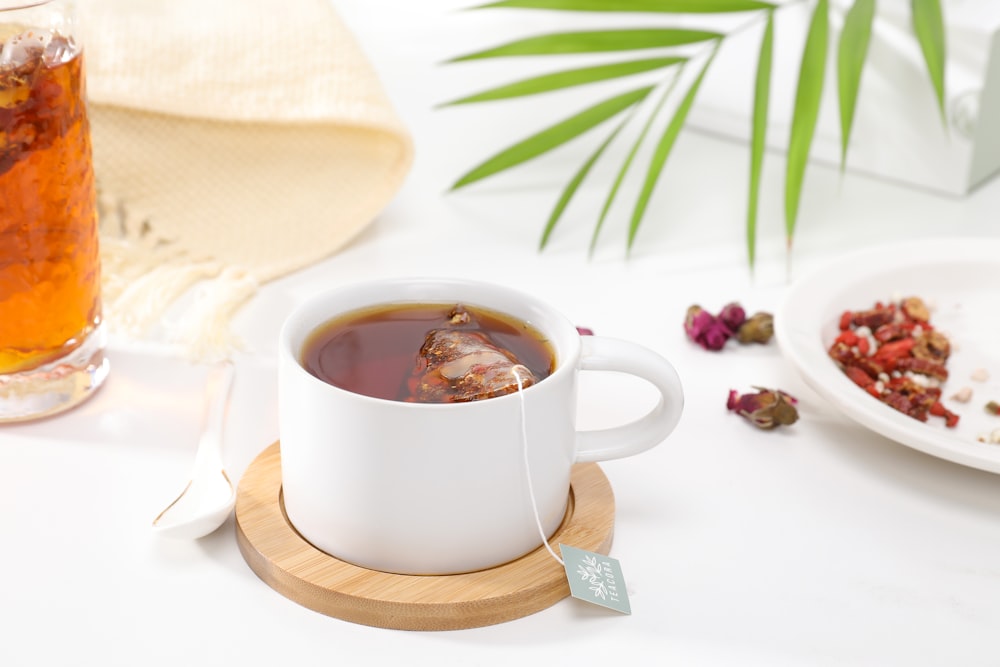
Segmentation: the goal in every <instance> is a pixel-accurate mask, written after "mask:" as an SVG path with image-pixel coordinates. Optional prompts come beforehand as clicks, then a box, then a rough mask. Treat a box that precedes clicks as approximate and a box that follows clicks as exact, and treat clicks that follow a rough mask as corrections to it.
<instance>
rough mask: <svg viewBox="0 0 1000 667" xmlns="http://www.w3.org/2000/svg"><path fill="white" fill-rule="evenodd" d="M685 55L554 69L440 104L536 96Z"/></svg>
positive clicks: (634, 71)
mask: <svg viewBox="0 0 1000 667" xmlns="http://www.w3.org/2000/svg"><path fill="white" fill-rule="evenodd" d="M686 60H687V58H684V57H682V56H666V57H663V58H646V59H643V60H630V61H627V62H620V63H611V64H609V65H596V66H593V67H581V68H579V69H571V70H565V71H562V72H553V73H551V74H543V75H541V76H536V77H532V78H530V79H524V80H522V81H517V82H514V83H509V84H507V85H505V86H498V87H497V88H491V89H489V90H485V91H483V92H481V93H476V94H475V95H470V96H468V97H463V98H461V99H457V100H454V101H452V102H446V103H445V104H443V105H441V106H454V105H457V104H470V103H473V102H492V101H494V100H503V99H509V98H512V97H524V96H526V95H537V94H538V93H548V92H552V91H554V90H561V89H563V88H570V87H572V86H581V85H585V84H588V83H595V82H597V81H606V80H608V79H615V78H619V77H624V76H631V75H633V74H640V73H642V72H649V71H651V70H656V69H661V68H663V67H670V66H671V65H677V64H678V63H682V62H685V61H686Z"/></svg>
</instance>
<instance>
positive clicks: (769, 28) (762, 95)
mask: <svg viewBox="0 0 1000 667" xmlns="http://www.w3.org/2000/svg"><path fill="white" fill-rule="evenodd" d="M773 55H774V12H773V11H771V12H768V13H767V24H766V25H765V26H764V35H763V37H761V40H760V55H759V56H758V58H757V76H756V79H755V84H754V97H753V117H752V119H751V125H750V127H751V135H750V191H749V196H748V197H747V259H748V262H749V264H750V270H751V271H753V266H754V259H755V258H756V256H757V209H758V205H759V201H760V175H761V169H762V167H763V164H764V147H765V145H766V143H765V140H766V138H767V110H768V102H769V100H770V97H771V61H772V59H773Z"/></svg>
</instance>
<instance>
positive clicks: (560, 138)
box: [451, 86, 653, 190]
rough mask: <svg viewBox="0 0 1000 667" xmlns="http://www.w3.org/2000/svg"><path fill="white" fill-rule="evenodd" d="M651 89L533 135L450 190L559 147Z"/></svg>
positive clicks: (621, 97)
mask: <svg viewBox="0 0 1000 667" xmlns="http://www.w3.org/2000/svg"><path fill="white" fill-rule="evenodd" d="M652 89H653V86H645V87H643V88H638V89H636V90H631V91H628V92H626V93H622V94H620V95H616V96H615V97H612V98H609V99H606V100H604V101H603V102H600V103H598V104H595V105H594V106H592V107H589V108H587V109H584V110H583V111H581V112H579V113H577V114H575V115H573V116H570V117H569V118H567V119H565V120H563V121H561V122H559V123H556V124H555V125H552V126H550V127H548V128H546V129H544V130H542V131H541V132H538V133H536V134H533V135H531V136H530V137H528V138H527V139H524V140H522V141H520V142H518V143H516V144H514V145H513V146H511V147H510V148H507V149H506V150H503V151H501V152H499V153H497V154H496V155H494V156H493V157H491V158H489V159H487V160H486V161H485V162H483V163H481V164H480V165H478V166H476V167H474V168H473V169H472V170H470V171H469V172H467V173H466V174H465V175H464V176H462V177H461V178H459V179H458V181H456V182H455V184H454V185H453V186H451V189H452V190H457V189H459V188H461V187H465V186H466V185H469V184H470V183H475V182H476V181H479V180H482V179H484V178H486V177H488V176H492V175H494V174H497V173H499V172H501V171H504V170H505V169H510V168H511V167H513V166H516V165H519V164H521V163H523V162H527V161H528V160H530V159H532V158H535V157H538V156H539V155H542V154H543V153H546V152H548V151H550V150H552V149H553V148H556V147H558V146H561V145H562V144H564V143H566V142H567V141H569V140H571V139H574V138H576V137H578V136H579V135H581V134H583V133H584V132H586V131H587V130H589V129H591V128H593V127H595V126H596V125H599V124H600V123H602V122H604V121H606V120H608V119H609V118H612V117H614V116H616V115H618V114H619V113H621V112H622V111H625V110H626V109H628V108H629V107H631V106H633V105H634V104H637V103H638V102H640V101H642V100H643V99H645V98H646V96H647V95H649V92H650V91H651V90H652Z"/></svg>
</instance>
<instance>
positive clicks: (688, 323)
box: [684, 305, 730, 351]
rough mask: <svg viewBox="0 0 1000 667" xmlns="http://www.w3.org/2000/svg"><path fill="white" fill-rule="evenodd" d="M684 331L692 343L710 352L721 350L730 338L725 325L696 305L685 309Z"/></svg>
mask: <svg viewBox="0 0 1000 667" xmlns="http://www.w3.org/2000/svg"><path fill="white" fill-rule="evenodd" d="M684 331H685V332H687V335H688V338H690V339H691V340H692V341H694V342H695V343H698V344H699V345H701V346H702V347H703V348H705V349H706V350H712V351H717V350H721V349H722V348H723V346H724V345H725V344H726V341H727V340H729V336H730V333H729V330H728V329H727V328H726V325H724V324H723V323H722V322H720V321H719V320H718V319H717V318H715V317H713V316H712V314H711V313H709V312H707V311H705V310H704V309H702V307H701V306H698V305H694V306H691V307H689V308H688V309H687V314H686V316H685V317H684Z"/></svg>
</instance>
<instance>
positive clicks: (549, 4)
mask: <svg viewBox="0 0 1000 667" xmlns="http://www.w3.org/2000/svg"><path fill="white" fill-rule="evenodd" d="M497 7H515V8H519V9H553V10H561V11H578V12H664V13H670V14H688V13H691V14H710V13H717V12H747V11H753V10H755V9H769V8H772V7H774V4H773V3H770V2H761V1H760V0H500V1H499V2H491V3H488V4H485V5H479V6H478V7H472V9H489V8H497Z"/></svg>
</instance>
